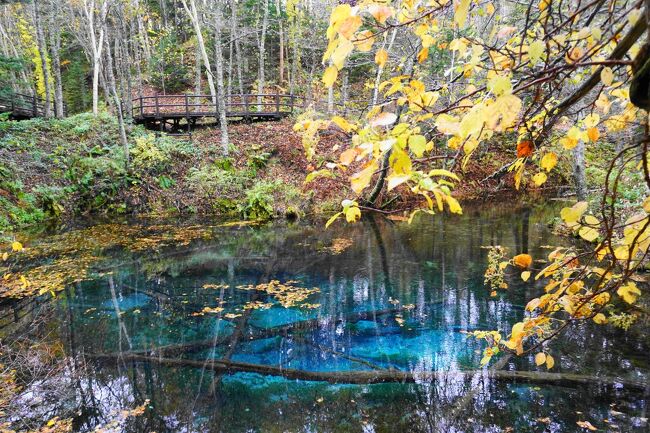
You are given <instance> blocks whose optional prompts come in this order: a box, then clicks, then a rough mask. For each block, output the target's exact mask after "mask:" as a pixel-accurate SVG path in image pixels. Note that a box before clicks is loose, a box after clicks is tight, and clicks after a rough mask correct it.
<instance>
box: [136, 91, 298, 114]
mask: <svg viewBox="0 0 650 433" xmlns="http://www.w3.org/2000/svg"><path fill="white" fill-rule="evenodd" d="M298 100H299V97H298V96H293V95H282V94H245V95H238V94H234V95H226V101H225V105H226V114H227V115H229V116H233V115H238V114H241V115H242V116H255V115H273V114H286V113H291V112H292V111H293V109H294V107H296V106H297V105H298ZM132 114H133V117H136V118H137V117H140V118H143V117H152V116H153V117H201V116H209V117H211V116H217V115H218V114H219V107H218V104H217V103H215V102H214V101H213V99H212V96H210V95H189V94H186V95H153V96H141V97H139V98H135V99H133V113H132Z"/></svg>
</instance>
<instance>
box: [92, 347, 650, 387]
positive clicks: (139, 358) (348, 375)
mask: <svg viewBox="0 0 650 433" xmlns="http://www.w3.org/2000/svg"><path fill="white" fill-rule="evenodd" d="M89 357H90V358H93V359H96V360H98V361H117V360H119V361H120V362H129V361H130V362H143V363H151V364H157V365H161V366H164V367H171V368H201V369H206V370H212V371H214V372H216V373H222V374H223V373H229V374H231V373H258V374H262V375H267V376H279V377H284V378H286V379H292V380H305V381H314V382H328V383H332V384H356V385H368V384H377V383H421V382H424V383H431V382H437V381H443V380H449V379H462V380H465V379H471V378H472V377H475V376H481V377H484V378H485V379H488V380H494V381H498V382H508V383H531V384H537V385H554V386H568V387H575V386H579V385H598V386H605V387H614V386H620V385H622V386H623V387H625V388H628V389H631V390H638V391H645V390H647V389H648V387H650V384H648V383H646V382H642V381H638V380H631V379H622V378H619V377H608V376H590V375H582V374H573V373H549V372H543V371H504V370H465V371H422V372H418V371H399V370H368V371H366V370H361V371H338V372H333V371H306V370H296V369H290V368H282V367H275V366H270V365H262V364H250V363H246V362H235V361H224V360H216V359H215V360H212V359H208V360H203V361H198V360H192V359H175V358H162V357H158V358H157V357H151V356H143V355H134V354H125V355H123V356H120V355H116V354H108V355H102V354H96V355H89Z"/></svg>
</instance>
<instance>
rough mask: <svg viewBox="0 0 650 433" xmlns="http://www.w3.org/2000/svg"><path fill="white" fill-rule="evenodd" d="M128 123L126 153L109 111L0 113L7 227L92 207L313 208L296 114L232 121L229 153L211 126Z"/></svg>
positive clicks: (0, 191)
mask: <svg viewBox="0 0 650 433" xmlns="http://www.w3.org/2000/svg"><path fill="white" fill-rule="evenodd" d="M129 129H130V130H129V136H128V141H129V153H130V159H129V161H128V162H127V158H126V156H125V152H124V149H123V147H122V146H121V145H120V143H119V137H118V127H117V122H116V120H115V118H114V117H113V116H111V115H109V114H107V113H101V114H99V115H98V116H93V115H92V114H88V113H84V114H79V115H76V116H72V117H69V118H66V119H61V120H56V119H52V120H44V119H33V120H27V121H7V120H0V231H1V232H7V231H11V230H13V229H16V228H19V227H24V226H27V225H30V224H34V223H38V222H41V221H44V220H56V219H61V218H64V217H65V218H70V217H79V216H86V215H90V214H156V215H173V214H179V213H199V214H206V215H207V214H209V215H220V216H228V217H232V218H245V219H270V218H274V217H285V216H287V217H299V216H301V215H304V214H305V213H307V212H311V211H312V210H313V208H312V204H313V203H314V200H313V195H314V192H313V191H307V189H305V188H303V180H304V173H305V170H306V169H307V161H306V160H305V159H304V157H303V155H302V148H301V145H300V139H299V137H297V136H296V135H294V134H292V133H289V134H288V135H287V134H286V132H287V131H291V125H290V121H289V120H287V121H286V122H283V123H282V124H280V123H275V122H274V123H259V124H254V125H233V126H232V127H231V128H230V129H231V142H232V145H231V148H230V152H229V155H228V156H227V157H224V156H223V154H222V152H221V150H220V146H219V145H218V144H217V137H218V133H216V131H214V130H213V129H209V128H208V129H204V130H201V131H198V132H197V133H196V134H195V136H194V138H193V140H185V139H179V138H173V137H168V136H165V135H161V136H157V135H156V134H154V133H152V132H151V131H147V130H145V129H144V128H142V127H139V126H132V127H131V128H129ZM283 131H284V132H283ZM330 191H332V189H330ZM326 195H327V194H326ZM318 201H319V203H322V200H318ZM325 202H327V200H325Z"/></svg>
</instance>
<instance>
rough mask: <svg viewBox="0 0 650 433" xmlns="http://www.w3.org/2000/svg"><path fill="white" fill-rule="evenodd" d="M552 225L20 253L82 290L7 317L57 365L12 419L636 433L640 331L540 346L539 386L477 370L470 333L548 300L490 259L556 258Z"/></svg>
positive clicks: (642, 406)
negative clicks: (500, 272) (498, 276)
mask: <svg viewBox="0 0 650 433" xmlns="http://www.w3.org/2000/svg"><path fill="white" fill-rule="evenodd" d="M555 212H556V209H549V208H548V207H535V206H521V205H520V206H510V205H506V204H502V205H501V206H498V207H482V208H472V207H468V208H467V209H466V210H465V213H464V215H463V216H446V215H437V216H433V217H429V216H422V217H419V218H417V219H416V220H415V221H414V222H413V223H412V224H410V225H409V224H407V223H405V222H402V221H394V220H390V219H386V218H366V219H364V220H362V221H361V222H359V223H357V224H353V225H345V224H336V225H334V226H333V227H331V228H330V229H328V230H324V229H323V226H322V224H321V223H319V224H314V225H310V224H307V223H302V222H296V223H275V224H268V225H250V224H214V223H207V224H206V223H204V224H196V223H193V222H188V221H171V222H170V221H166V222H162V223H161V222H159V221H156V222H153V223H152V222H145V221H128V222H124V223H120V222H111V223H108V224H106V223H104V224H97V225H94V226H85V227H77V228H75V229H73V230H68V231H63V232H60V233H54V234H51V235H47V236H45V235H39V236H36V237H33V238H32V239H30V240H28V241H27V242H26V244H27V245H28V246H29V247H30V249H31V250H32V251H35V253H34V254H35V258H34V259H33V260H34V261H36V260H37V258H36V256H38V255H39V254H40V256H39V257H38V260H40V262H39V263H41V264H42V265H43V266H45V268H43V269H41V270H40V272H41V274H49V275H59V274H58V273H61V272H64V273H65V272H67V274H65V275H66V277H68V278H72V279H75V280H77V282H76V283H74V284H67V285H65V288H64V290H61V291H59V292H58V293H57V295H56V298H54V299H51V295H46V296H45V297H46V298H48V300H41V301H39V302H30V303H28V304H27V306H25V305H24V304H21V306H20V307H16V306H14V307H5V312H4V313H3V318H2V323H1V324H2V326H3V328H2V329H3V331H2V332H3V333H4V334H5V337H7V336H10V335H14V336H15V335H18V334H21V333H23V334H29V335H30V336H31V337H35V336H36V335H39V336H41V337H42V338H45V339H46V340H47V341H48V342H49V344H51V345H52V346H53V347H57V351H58V352H59V356H60V357H64V358H65V359H66V360H67V362H66V367H65V368H63V369H61V370H60V371H58V372H57V373H55V374H51V375H49V376H48V377H47V378H46V379H43V380H40V381H38V382H36V383H33V384H31V385H30V386H29V387H28V388H27V389H26V390H25V392H24V393H23V396H22V397H21V399H20V401H19V403H20V404H19V406H18V408H17V409H15V410H14V412H13V413H12V414H11V416H12V417H13V420H14V421H16V420H17V419H38V418H42V419H43V420H44V421H47V420H48V419H50V418H51V417H52V416H54V415H61V416H64V415H65V414H69V413H74V427H75V431H92V430H93V429H94V428H95V427H97V426H100V425H105V424H106V423H107V422H111V420H113V422H114V426H116V429H117V430H115V431H125V432H158V433H161V432H257V431H259V432H267V431H277V432H280V431H281V432H406V431H408V432H477V433H478V432H582V431H585V430H584V429H583V428H582V427H580V426H579V425H578V424H577V423H578V422H584V421H588V422H589V423H591V424H592V425H594V426H595V427H597V428H598V429H599V431H617V432H618V431H624V432H647V431H649V430H648V429H649V427H648V423H647V416H648V414H647V412H648V397H649V390H648V387H646V389H645V390H644V389H642V388H641V389H639V388H638V387H637V388H634V387H629V386H627V385H626V384H627V383H628V382H636V383H642V384H643V383H648V377H649V375H650V361H649V357H648V353H650V342H649V341H648V338H647V335H648V334H643V333H639V332H638V331H629V332H624V331H621V330H617V329H611V328H606V327H599V326H597V325H593V324H588V323H587V324H580V325H578V326H576V327H574V328H572V329H571V330H570V331H569V332H567V333H566V334H565V335H563V336H562V337H561V338H560V339H558V340H557V341H555V342H554V343H553V344H552V346H551V348H550V349H551V353H553V355H554V357H555V360H556V366H555V368H554V369H553V370H551V372H550V373H552V374H551V375H548V374H546V373H545V372H546V370H545V369H543V368H541V367H536V366H535V363H534V361H533V359H532V356H531V357H521V358H517V357H510V356H500V357H497V358H496V359H494V360H493V361H492V363H491V364H490V365H488V366H487V367H485V368H481V367H480V359H481V357H482V349H483V346H482V345H481V344H480V342H477V341H476V340H475V339H472V338H469V337H468V336H467V334H466V331H472V330H491V329H499V330H501V331H506V333H507V330H509V329H510V327H511V326H512V324H513V323H515V322H516V321H518V320H520V318H521V317H522V316H523V314H524V305H525V304H526V303H527V301H528V300H530V299H531V298H533V297H535V296H537V295H538V294H539V293H540V292H541V291H542V288H543V285H544V284H543V282H541V281H534V280H533V278H531V279H530V281H528V282H523V281H521V279H520V278H519V275H515V273H512V275H510V274H508V275H507V280H508V282H509V284H510V288H509V289H508V290H500V291H499V292H498V293H496V295H495V294H491V293H490V292H491V291H490V289H489V288H488V287H486V286H485V285H484V282H483V273H484V272H485V268H486V266H487V250H486V249H485V248H484V247H485V246H489V245H502V246H504V247H506V248H507V249H508V253H509V254H510V255H514V254H518V253H523V252H527V253H529V254H531V255H532V256H533V257H534V258H535V259H543V258H544V257H546V256H547V255H548V253H549V252H550V251H552V248H553V246H555V245H559V244H561V243H566V242H567V240H566V239H560V238H557V237H555V236H554V235H553V234H552V231H551V227H550V225H549V221H550V220H551V219H552V218H553V216H554V215H555ZM30 249H28V250H27V251H29V250H30ZM535 266H537V267H539V266H541V264H540V263H536V264H535ZM62 268H64V269H62ZM57 272H58V273H57ZM51 284H56V282H54V283H51ZM12 308H13V309H14V310H13V311H12ZM28 323H29V324H30V325H29V326H28V325H27V324H28ZM644 335H645V337H644ZM514 371H524V372H537V373H535V374H531V375H528V376H526V377H524V378H522V377H517V376H516V375H510V372H514ZM461 372H462V373H461ZM561 373H571V374H573V375H574V376H571V377H573V378H575V380H568V381H567V380H562V378H563V377H564V376H562V375H561ZM596 378H603V379H602V380H599V381H598V380H596ZM626 381H628V382H626ZM35 395H39V396H40V397H39V398H38V400H36V399H35V397H34V396H35ZM142 404H144V405H145V406H146V410H145V411H144V413H143V414H141V415H138V416H133V417H128V418H126V417H122V418H120V415H119V414H120V412H119V411H120V410H128V409H132V408H133V407H135V406H138V405H142ZM116 414H117V415H116ZM116 416H117V418H118V419H117V420H116Z"/></svg>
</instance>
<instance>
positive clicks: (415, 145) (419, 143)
mask: <svg viewBox="0 0 650 433" xmlns="http://www.w3.org/2000/svg"><path fill="white" fill-rule="evenodd" d="M426 148H427V139H426V138H425V137H424V135H419V134H416V135H411V136H410V137H409V149H410V150H411V152H413V153H414V154H415V156H417V157H418V158H421V157H422V155H424V151H425V150H426Z"/></svg>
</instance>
